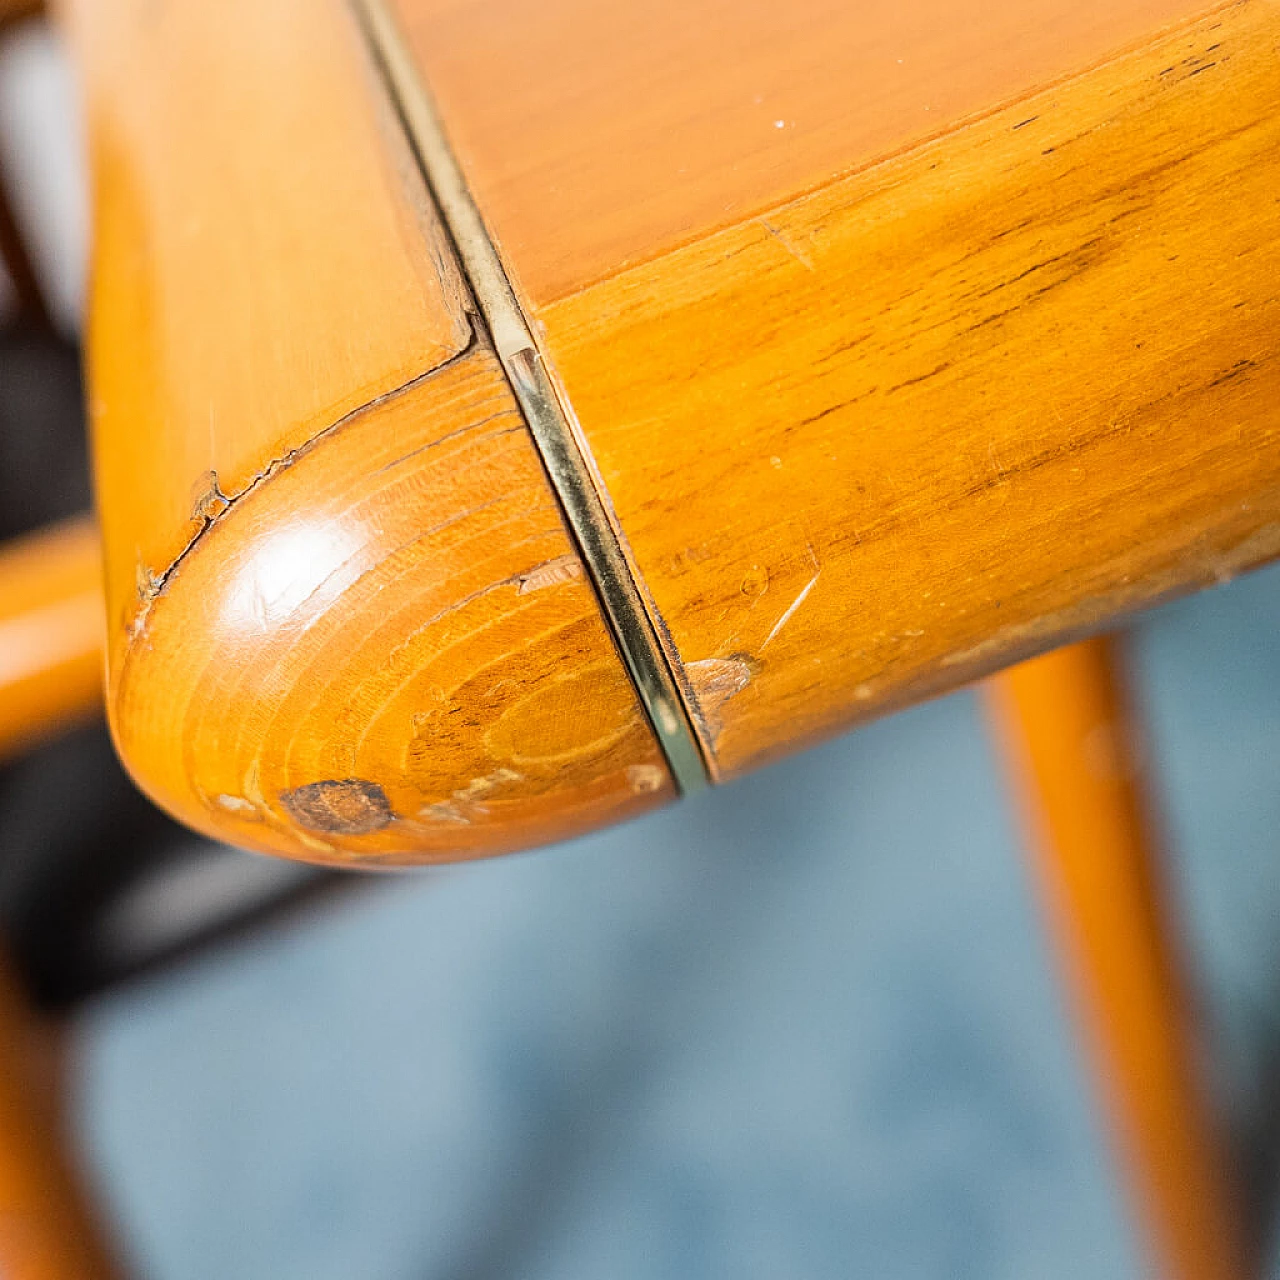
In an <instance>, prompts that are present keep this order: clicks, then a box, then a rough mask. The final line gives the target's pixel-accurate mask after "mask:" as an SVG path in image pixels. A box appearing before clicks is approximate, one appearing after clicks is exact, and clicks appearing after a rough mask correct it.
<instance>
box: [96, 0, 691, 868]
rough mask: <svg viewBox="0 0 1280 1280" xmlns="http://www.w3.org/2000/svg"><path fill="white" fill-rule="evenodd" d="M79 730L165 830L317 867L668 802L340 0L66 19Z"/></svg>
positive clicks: (435, 854) (129, 6) (110, 10)
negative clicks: (99, 539)
mask: <svg viewBox="0 0 1280 1280" xmlns="http://www.w3.org/2000/svg"><path fill="white" fill-rule="evenodd" d="M71 16H72V18H73V29H74V32H75V36H76V44H77V47H78V51H79V55H80V60H81V64H82V66H83V67H84V68H85V72H86V81H87V102H88V112H89V120H90V127H91V136H92V144H93V155H94V177H95V208H96V219H95V225H96V230H97V234H96V243H95V251H94V260H93V261H94V268H93V289H92V303H91V332H90V380H91V386H92V395H91V408H92V420H93V432H94V443H95V454H96V463H97V483H98V496H99V504H100V509H101V517H102V525H103V535H104V544H105V553H106V560H107V608H108V619H109V629H110V649H109V651H110V670H111V681H110V688H109V699H108V703H109V709H110V713H111V723H112V728H113V731H114V733H115V736H116V740H117V743H118V745H119V747H120V749H121V754H122V756H123V758H124V760H125V762H126V764H127V765H128V766H129V767H130V769H131V770H132V771H133V772H134V774H135V776H136V777H137V778H138V779H139V781H140V782H141V783H142V784H143V785H144V787H145V788H146V789H147V790H148V791H149V792H150V793H151V794H152V795H153V796H154V797H155V798H157V799H158V800H159V801H160V802H161V803H162V804H164V805H165V806H166V807H167V808H168V809H170V810H171V811H172V812H174V813H175V814H177V815H178V816H180V817H182V818H183V819H185V820H186V821H187V822H189V823H190V824H191V825H193V826H195V827H197V828H199V829H201V830H204V831H207V832H209V833H210V834H214V835H218V836H221V837H223V838H228V839H231V840H233V841H235V842H237V843H240V844H244V845H248V846H250V847H256V848H259V849H264V850H270V851H274V852H280V853H286V854H292V855H294V856H299V857H304V858H312V859H316V860H321V861H346V862H370V861H372V862H415V861H424V860H432V859H435V858H441V857H459V856H467V855H473V854H478V853H489V852H497V851H500V850H503V849H508V848H513V847H522V846H525V845H528V844H533V843H537V842H540V841H542V840H546V839H551V838H554V837H559V836H564V835H568V834H571V833H573V832H574V831H578V830H582V829H584V828H585V827H588V826H591V825H593V824H596V823H598V822H602V821H606V820H612V819H616V818H619V817H623V816H626V815H627V814H630V813H634V812H637V811H639V810H641V809H643V808H645V807H647V806H649V805H651V804H653V803H655V802H657V801H659V800H661V799H662V798H664V797H665V796H667V795H669V794H670V784H669V781H668V778H667V774H666V771H665V768H664V766H663V764H662V761H661V757H660V755H659V752H658V750H657V748H656V746H655V744H654V741H653V738H652V735H651V732H650V730H649V728H648V726H647V724H646V723H645V721H644V718H643V716H642V714H641V711H640V709H639V706H638V704H637V702H636V699H635V696H634V693H633V690H632V688H631V686H630V683H629V681H628V680H627V677H626V675H625V672H624V670H623V668H622V665H621V663H620V661H619V659H618V656H617V654H616V652H615V650H614V648H613V645H612V643H611V641H610V638H609V636H608V633H607V631H606V629H605V626H604V623H603V621H602V619H601V616H600V613H599V609H598V606H597V604H596V600H595V597H594V594H593V592H592V589H591V586H590V584H589V583H588V582H587V581H586V580H585V578H584V575H583V573H582V569H581V566H580V563H579V561H578V558H577V556H576V553H575V550H574V547H573V544H572V542H571V541H570V538H569V536H568V534H567V532H566V530H565V527H564V525H563V522H562V520H561V516H560V512H559V509H558V507H557V506H556V504H555V501H554V499H553V497H552V494H551V491H550V489H549V487H548V484H547V481H546V478H545V475H544V473H543V471H542V468H541V465H540V462H539V459H538V456H537V453H536V451H535V449H534V447H533V444H532V441H531V439H530V437H529V434H528V431H527V428H526V426H525V424H524V422H523V420H522V418H521V417H520V415H519V414H518V412H517V411H516V408H515V404H514V401H513V399H512V396H511V393H510V390H509V387H508V385H507V383H506V381H505V379H504V377H503V376H502V373H501V370H500V369H499V368H498V365H497V363H496V361H495V359H494V357H493V355H492V353H491V351H490V349H489V347H488V345H487V340H486V339H485V337H484V335H483V333H482V331H481V330H480V328H479V326H478V325H477V323H476V321H475V317H474V314H473V310H472V303H471V301H470V297H469V294H468V292H467V290H466V289H465V287H464V286H463V284H462V282H461V278H460V275H459V273H458V271H457V268H456V266H455V265H454V262H453V259H452V256H451V253H450V250H449V249H448V247H447V245H446V241H445V238H444V236H443V233H442V231H441V228H440V224H439V221H438V219H437V217H436V215H435V213H434V210H433V209H432V207H431V205H430V202H429V200H428V198H427V196H426V193H425V191H424V189H423V187H422V183H421V179H420V177H419V175H418V173H417V170H416V167H415V166H414V164H413V163H412V161H411V160H410V158H409V153H408V149H407V147H406V144H405V142H404V139H403V137H402V135H401V132H400V129H399V124H398V122H397V120H396V119H395V117H394V115H393V113H392V112H391V110H390V108H389V106H388V105H387V103H386V100H385V98H384V96H383V95H382V94H381V91H380V87H379V85H378V82H377V81H376V79H375V78H374V77H373V74H372V72H371V71H370V68H369V64H368V62H367V60H366V57H365V54H364V50H363V46H362V43H361V41H360V38H359V35H358V33H357V30H356V27H355V23H354V20H353V18H352V17H351V15H350V13H349V12H348V11H347V9H346V8H345V6H343V5H342V4H340V3H338V2H337V0H333V2H332V3H328V2H326V3H323V4H314V3H303V2H302V0H265V2H264V0H252V2H250V0H236V2H235V3H231V4H223V5H217V6H211V5H190V6H184V5H175V6H160V7H157V6H154V5H151V4H143V3H132V2H130V0H119V2H118V3H105V4H104V3H100V2H99V0H95V2H94V3H84V4H76V5H73V6H72V12H71Z"/></svg>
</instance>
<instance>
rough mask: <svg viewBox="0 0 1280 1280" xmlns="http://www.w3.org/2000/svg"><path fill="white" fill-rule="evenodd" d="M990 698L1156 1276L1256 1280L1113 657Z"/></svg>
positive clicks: (1110, 645) (1035, 664) (1042, 671)
mask: <svg viewBox="0 0 1280 1280" xmlns="http://www.w3.org/2000/svg"><path fill="white" fill-rule="evenodd" d="M986 692H987V697H988V702H989V704H990V709H991V712H992V715H993V719H994V722H995V728H996V730H997V737H998V739H999V741H1000V744H1001V746H1002V747H1003V754H1004V757H1005V762H1006V765H1007V768H1008V773H1009V779H1010V783H1011V791H1012V792H1013V794H1014V795H1015V796H1017V798H1018V800H1019V802H1020V803H1019V808H1020V809H1021V811H1022V812H1021V815H1020V816H1021V817H1022V819H1023V824H1024V828H1025V830H1026V835H1027V843H1028V845H1029V847H1030V849H1031V850H1032V852H1033V854H1034V855H1035V856H1034V859H1033V863H1034V866H1035V870H1036V872H1037V875H1036V879H1037V880H1038V882H1039V885H1040V889H1041V895H1042V898H1043V900H1044V904H1045V911H1046V917H1047V919H1048V922H1049V924H1050V926H1051V928H1052V930H1053V933H1054V936H1055V940H1056V942H1057V947H1058V952H1059V955H1060V956H1061V960H1062V966H1063V970H1064V973H1065V974H1066V977H1067V980H1068V987H1069V993H1070V995H1071V996H1072V998H1073V1000H1074V1003H1075V1005H1076V1009H1077V1013H1078V1017H1079V1022H1080V1026H1081V1027H1082V1029H1083V1032H1084V1035H1083V1039H1084V1042H1085V1046H1086V1049H1087V1051H1088V1053H1089V1055H1090V1056H1091V1058H1092V1062H1093V1067H1094V1072H1095V1078H1096V1079H1097V1081H1098V1082H1099V1093H1100V1097H1101V1101H1102V1103H1103V1105H1104V1107H1105V1109H1106V1112H1107V1115H1108V1118H1109V1119H1110V1121H1111V1126H1110V1128H1111V1134H1112V1137H1113V1142H1114V1145H1115V1147H1116V1151H1117V1154H1118V1156H1119V1159H1120V1162H1121V1165H1122V1167H1123V1169H1124V1171H1125V1173H1126V1175H1127V1177H1128V1180H1129V1183H1130V1188H1131V1192H1132V1195H1133V1199H1134V1203H1135V1205H1136V1207H1137V1209H1138V1212H1139V1216H1140V1220H1141V1223H1142V1226H1143V1228H1144V1234H1145V1239H1146V1241H1147V1244H1148V1247H1149V1249H1150V1255H1151V1260H1152V1261H1153V1263H1154V1267H1153V1272H1152V1273H1153V1274H1154V1275H1158V1276H1162V1277H1170V1278H1171V1280H1235V1278H1237V1277H1241V1276H1245V1275H1249V1274H1253V1273H1258V1274H1260V1273H1261V1271H1262V1268H1263V1266H1264V1261H1263V1260H1262V1259H1261V1258H1255V1259H1252V1260H1251V1265H1248V1264H1247V1263H1246V1256H1247V1242H1246V1241H1245V1239H1244V1238H1243V1232H1242V1228H1241V1223H1240V1220H1239V1219H1240V1215H1239V1212H1238V1209H1237V1205H1238V1204H1239V1203H1240V1202H1241V1198H1242V1197H1241V1195H1240V1189H1239V1188H1236V1187H1234V1186H1233V1183H1232V1180H1231V1177H1230V1172H1229V1167H1228V1162H1227V1159H1226V1153H1225V1152H1224V1151H1223V1150H1222V1148H1221V1145H1220V1142H1219V1138H1218V1134H1217V1133H1216V1132H1215V1129H1216V1125H1215V1123H1214V1116H1213V1114H1212V1111H1211V1108H1210V1107H1209V1106H1208V1105H1207V1103H1206V1098H1207V1092H1206V1088H1205V1084H1206V1082H1205V1080H1204V1078H1203V1075H1202V1070H1201V1068H1202V1056H1201V1055H1202V1051H1203V1049H1204V1046H1203V1045H1200V1044H1197V1043H1196V1041H1195V1036H1194V1032H1195V1027H1194V1026H1193V1024H1192V1019H1191V1002H1190V1000H1189V998H1188V990H1187V984H1186V981H1185V977H1184V974H1183V972H1182V965H1181V963H1180V956H1179V954H1178V938H1179V936H1180V931H1179V930H1178V929H1177V928H1176V919H1175V918H1174V917H1173V913H1172V904H1171V903H1170V901H1169V895H1168V893H1167V891H1166V889H1165V886H1164V884H1163V883H1162V878H1161V868H1160V863H1159V858H1158V856H1157V845H1156V842H1155V840H1154V839H1153V836H1152V828H1151V819H1150V816H1149V814H1148V812H1147V804H1148V801H1147V797H1146V795H1145V794H1144V789H1143V786H1142V764H1141V757H1142V750H1141V744H1140V743H1139V742H1138V741H1136V737H1137V735H1136V732H1135V724H1136V721H1135V720H1134V718H1133V717H1132V716H1131V715H1130V714H1129V709H1128V707H1127V705H1126V697H1125V692H1124V688H1123V679H1122V676H1121V673H1120V663H1119V662H1118V661H1117V657H1116V654H1115V652H1114V642H1113V641H1112V640H1110V639H1096V640H1090V641H1085V642H1082V643H1079V644H1075V645H1071V646H1069V647H1067V648H1065V649H1059V650H1057V651H1056V652H1055V653H1050V654H1046V655H1045V656H1043V657H1040V658H1035V659H1032V660H1031V661H1030V662H1024V663H1023V664H1022V665H1020V666H1017V667H1013V668H1011V669H1010V670H1009V671H1006V672H1003V673H1002V674H1000V675H998V676H996V677H994V678H993V679H992V680H991V681H990V682H989V683H988V685H987V689H986Z"/></svg>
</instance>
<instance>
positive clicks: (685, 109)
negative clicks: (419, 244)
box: [394, 0, 1213, 306]
mask: <svg viewBox="0 0 1280 1280" xmlns="http://www.w3.org/2000/svg"><path fill="white" fill-rule="evenodd" d="M394 5H395V8H396V10H397V12H398V14H399V16H400V18H401V21H402V24H403V26H404V29H405V32H406V34H407V36H408V38H409V39H410V41H411V42H412V44H413V47H414V49H415V52H416V53H417V55H418V57H419V59H420V60H421V62H422V65H423V67H424V68H425V70H426V72H427V78H428V80H429V82H430V85H431V88H432V92H433V93H434V94H435V96H436V99H437V101H438V103H439V105H440V108H441V109H442V111H443V113H444V115H445V117H446V119H447V121H448V123H449V126H450V132H451V136H452V138H453V142H454V146H455V148H456V149H457V152H458V155H459V158H460V159H461V161H462V163H463V166H464V168H465V169H466V170H467V173H468V176H469V179H470V182H471V186H472V189H473V191H474V192H475V194H476V196H477V198H478V199H479V201H480V204H481V206H482V208H483V210H484V213H485V215H486V217H487V218H488V219H489V221H490V225H491V227H492V229H493V233H494V235H495V238H496V239H497V240H498V241H499V242H500V244H501V245H502V246H503V248H504V249H505V250H506V252H507V261H508V264H509V266H510V267H511V269H512V273H513V276H514V278H515V280H516V283H517V285H518V286H519V287H520V288H521V289H523V290H524V293H525V296H526V298H527V299H528V300H529V301H530V302H531V303H532V304H533V305H535V306H540V305H543V304H545V303H548V302H550V301H553V300H554V299H556V298H561V297H564V296H565V295H566V294H569V293H572V292H574V291H575V290H577V289H579V288H582V287H583V286H584V285H586V284H589V283H592V282H593V281H596V280H599V279H600V278H602V277H603V276H606V275H611V274H613V273H614V272H615V271H617V270H619V269H620V268H621V267H623V266H626V265H628V264H633V263H635V262H637V261H644V260H647V259H649V258H653V257H656V256H658V255H660V254H662V253H664V252H666V251H668V250H670V249H672V248H674V247H675V246H676V245H678V244H681V243H684V242H686V241H688V240H691V239H694V238H700V237H702V236H705V235H706V234H707V233H708V232H710V231H713V230H715V229H717V228H719V227H723V226H726V225H729V224H731V223H733V222H736V221H739V220H741V219H742V218H744V217H746V216H748V215H750V214H752V213H757V212H760V211H762V210H764V209H766V208H769V207H770V206H772V205H774V204H777V203H779V202H781V201H783V200H786V199H789V198H791V197H793V196H794V195H795V194H796V193H797V192H800V191H804V190H807V189H810V188H813V187H817V186H823V185H825V184H826V183H828V182H829V181H830V180H831V179H832V177H834V176H836V175H839V174H842V173H846V172H848V171H849V170H852V169H855V168H857V167H860V166H863V165H865V164H867V163H869V162H871V161H873V160H875V159H877V158H878V157H882V156H884V155H886V154H888V153H890V152H893V151H896V150H898V149H901V148H903V147H905V146H907V145H909V144H911V143H916V142H919V141H921V140H922V139H924V138H928V137H931V136H933V135H935V134H937V133H939V132H941V131H943V130H945V129H948V128H950V127H953V126H954V125H955V124H956V122H957V121H959V120H961V119H964V118H967V117H972V116H975V115H981V114H983V113H987V112H990V111H991V110H992V109H993V108H995V107H998V106H1000V105H1002V104H1003V103H1005V102H1008V101H1010V100H1011V99H1015V98H1017V97H1019V96H1021V95H1023V94H1025V93H1027V92H1028V91H1029V90H1032V89H1035V88H1036V87H1038V86H1040V85H1043V84H1046V83H1048V82H1050V81H1053V80H1056V79H1058V78H1060V77H1063V76H1067V75H1071V74H1074V73H1076V72H1078V71H1080V70H1081V69H1082V68H1083V67H1086V66H1089V65H1090V64H1092V63H1094V62H1097V61H1099V60H1101V59H1103V58H1105V57H1107V56H1109V55H1111V54H1113V53H1115V51H1116V50H1118V49H1121V48H1124V47H1125V46H1126V45H1128V44H1130V43H1132V42H1134V41H1141V40H1148V39H1150V38H1151V37H1152V35H1153V34H1154V33H1156V32H1157V31H1158V30H1159V29H1160V28H1161V27H1162V26H1165V25H1168V24H1171V23H1175V22H1178V21H1181V20H1184V19H1186V18H1188V17H1191V16H1193V15H1195V14H1197V13H1203V12H1204V11H1205V10H1207V9H1209V8H1211V7H1213V4H1212V0H1022V2H1021V3H1017V4H1013V3H1003V2H1002V3H991V2H990V0H906V2H904V0H862V2H861V3H858V4H849V3H844V2H843V0H790V2H789V3H785V4H779V3H777V2H776V0H694V2H692V3H679V4H677V3H671V2H670V0H626V2H625V3H607V4H601V3H597V2H596V0H542V2H541V3H538V4H530V3H527V2H526V0H394Z"/></svg>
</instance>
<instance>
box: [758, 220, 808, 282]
mask: <svg viewBox="0 0 1280 1280" xmlns="http://www.w3.org/2000/svg"><path fill="white" fill-rule="evenodd" d="M760 225H761V226H762V227H763V228H764V229H765V230H766V231H767V232H768V233H769V234H770V235H771V236H772V237H773V238H774V239H775V240H776V241H777V242H778V243H779V244H780V245H781V246H782V247H783V248H784V249H785V250H786V251H787V252H788V253H789V254H790V255H791V256H792V257H793V258H794V259H795V260H796V261H797V262H798V263H799V264H800V265H801V266H802V267H804V269H805V270H806V271H814V270H816V268H815V267H814V265H813V259H812V258H810V257H809V255H808V254H806V253H801V252H800V250H799V249H797V248H796V247H795V245H793V244H792V243H791V241H790V240H789V239H788V238H787V237H786V236H784V235H783V234H782V232H781V231H779V230H778V229H777V228H776V227H774V226H771V225H770V224H769V223H768V222H766V221H765V220H764V219H763V218H761V219H760Z"/></svg>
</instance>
